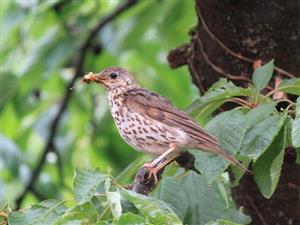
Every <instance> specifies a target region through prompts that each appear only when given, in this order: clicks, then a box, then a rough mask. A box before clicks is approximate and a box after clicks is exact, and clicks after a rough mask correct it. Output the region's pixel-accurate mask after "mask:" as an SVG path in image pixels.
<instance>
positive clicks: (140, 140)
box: [114, 111, 186, 155]
mask: <svg viewBox="0 0 300 225" xmlns="http://www.w3.org/2000/svg"><path fill="white" fill-rule="evenodd" d="M114 119H115V122H116V125H117V127H118V129H119V132H120V135H121V136H122V138H123V139H124V140H125V141H126V142H127V143H128V144H129V145H131V146H132V147H133V148H135V149H136V150H139V151H142V152H146V153H149V154H153V155H161V154H162V153H164V152H165V151H166V150H167V149H169V145H170V144H171V143H175V144H176V145H179V146H182V145H184V144H185V143H184V142H186V137H185V134H184V133H183V132H182V131H181V130H179V129H177V128H174V127H169V126H167V125H165V124H163V123H161V122H159V121H156V120H153V119H151V118H149V117H146V116H142V115H140V114H138V113H134V112H131V111H126V112H123V115H119V117H118V118H116V117H114Z"/></svg>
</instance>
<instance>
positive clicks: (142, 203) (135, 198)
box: [122, 190, 182, 225]
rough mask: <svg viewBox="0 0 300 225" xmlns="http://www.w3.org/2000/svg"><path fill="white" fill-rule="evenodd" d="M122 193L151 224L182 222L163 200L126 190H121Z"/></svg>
mask: <svg viewBox="0 0 300 225" xmlns="http://www.w3.org/2000/svg"><path fill="white" fill-rule="evenodd" d="M122 195H123V196H124V197H125V198H126V199H127V200H128V201H130V202H131V203H133V204H134V206H135V207H136V208H137V209H138V210H139V212H140V214H141V216H143V217H147V218H148V219H149V221H150V222H151V223H153V224H157V225H159V224H161V225H168V224H170V225H173V224H174V225H175V224H182V222H181V221H180V220H179V218H178V217H177V215H176V214H175V213H174V211H173V210H172V209H171V208H170V207H169V206H168V205H167V204H166V203H164V202H163V201H160V200H157V199H155V198H152V197H147V196H145V195H141V194H137V193H135V192H132V191H128V190H123V191H122Z"/></svg>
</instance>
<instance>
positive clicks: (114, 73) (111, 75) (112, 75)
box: [109, 72, 119, 79]
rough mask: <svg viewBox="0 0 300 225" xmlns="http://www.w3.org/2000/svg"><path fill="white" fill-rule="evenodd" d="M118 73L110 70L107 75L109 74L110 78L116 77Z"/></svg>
mask: <svg viewBox="0 0 300 225" xmlns="http://www.w3.org/2000/svg"><path fill="white" fill-rule="evenodd" d="M118 75H119V74H118V73H116V72H112V73H111V74H110V75H109V76H110V78H112V79H116V78H117V76H118Z"/></svg>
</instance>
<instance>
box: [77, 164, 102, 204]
mask: <svg viewBox="0 0 300 225" xmlns="http://www.w3.org/2000/svg"><path fill="white" fill-rule="evenodd" d="M105 177H106V175H104V174H102V173H100V172H98V171H97V170H84V169H80V168H76V169H75V178H74V183H73V191H74V197H75V200H76V201H77V202H78V203H79V204H84V203H86V202H88V201H90V200H91V199H92V197H93V196H94V194H95V193H96V191H97V188H98V187H99V186H100V184H101V183H103V182H104V180H105Z"/></svg>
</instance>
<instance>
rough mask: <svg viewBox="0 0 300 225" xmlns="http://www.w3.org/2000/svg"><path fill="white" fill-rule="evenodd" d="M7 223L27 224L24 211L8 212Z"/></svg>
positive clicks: (15, 224) (12, 224) (13, 224)
mask: <svg viewBox="0 0 300 225" xmlns="http://www.w3.org/2000/svg"><path fill="white" fill-rule="evenodd" d="M8 224H9V225H28V224H29V221H28V220H27V217H26V214H25V213H24V212H20V211H15V212H11V213H9V214H8Z"/></svg>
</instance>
